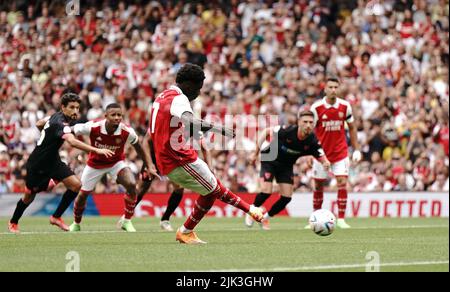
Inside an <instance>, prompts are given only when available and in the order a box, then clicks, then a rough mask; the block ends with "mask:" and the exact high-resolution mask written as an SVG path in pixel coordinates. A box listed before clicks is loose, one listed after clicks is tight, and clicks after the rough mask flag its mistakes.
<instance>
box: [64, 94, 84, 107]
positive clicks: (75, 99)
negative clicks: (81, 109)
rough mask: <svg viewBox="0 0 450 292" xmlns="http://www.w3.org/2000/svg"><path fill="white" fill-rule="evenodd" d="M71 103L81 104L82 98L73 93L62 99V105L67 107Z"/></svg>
mask: <svg viewBox="0 0 450 292" xmlns="http://www.w3.org/2000/svg"><path fill="white" fill-rule="evenodd" d="M70 102H77V103H79V104H81V98H80V97H79V96H78V94H76V93H73V92H67V93H64V94H63V96H62V97H61V104H62V105H63V106H67V105H68V104H69V103H70Z"/></svg>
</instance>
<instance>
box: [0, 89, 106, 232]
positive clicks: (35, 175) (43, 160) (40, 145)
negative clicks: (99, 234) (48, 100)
mask: <svg viewBox="0 0 450 292" xmlns="http://www.w3.org/2000/svg"><path fill="white" fill-rule="evenodd" d="M80 103H81V100H80V97H79V96H78V95H76V94H74V93H66V94H64V95H63V96H62V98H61V111H60V112H58V113H55V114H54V115H52V116H51V117H50V118H47V119H44V120H41V121H39V122H38V124H37V126H38V128H42V131H41V138H40V139H39V141H38V142H37V146H36V148H35V149H34V150H33V152H32V153H31V155H30V157H29V159H28V161H27V164H26V169H27V175H26V186H27V192H26V193H25V195H24V197H23V198H22V199H21V200H19V202H18V203H17V207H16V209H15V211H14V215H13V217H12V218H11V220H10V221H9V225H8V229H9V231H10V232H12V233H19V220H20V218H21V217H22V215H23V213H24V211H25V210H26V209H27V208H28V206H30V204H31V203H32V202H33V200H34V198H35V197H36V194H38V193H40V192H43V191H46V190H47V188H48V187H49V182H50V180H51V179H53V180H55V181H58V182H62V183H63V184H64V185H65V186H66V188H67V191H66V192H65V193H64V195H63V197H62V199H61V202H60V203H59V206H58V208H57V209H56V211H55V213H53V215H52V216H51V217H50V224H52V225H56V226H58V227H59V228H60V229H61V230H63V231H68V230H69V227H68V226H67V225H66V224H65V223H64V221H63V220H62V219H61V216H62V215H63V213H64V212H65V211H66V209H67V208H68V207H69V206H70V204H71V203H72V201H73V200H74V199H75V197H76V196H77V194H78V192H79V191H80V188H81V183H80V180H79V179H78V178H77V177H76V176H75V175H74V173H73V171H72V170H71V169H70V168H69V167H68V166H67V164H65V163H64V162H62V161H61V158H60V156H59V149H60V148H61V146H62V145H63V144H64V142H65V141H67V142H68V143H69V144H70V145H71V146H72V147H75V148H77V149H80V150H83V151H86V152H91V153H92V154H94V153H95V155H97V156H99V157H111V156H112V155H113V154H114V153H113V152H112V151H111V150H108V149H99V148H94V147H92V146H90V145H87V144H85V143H83V142H81V141H79V140H77V139H76V138H75V136H74V135H73V134H72V130H71V128H70V125H69V124H70V123H71V122H74V121H76V120H77V119H78V115H79V111H80Z"/></svg>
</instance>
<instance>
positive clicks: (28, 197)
mask: <svg viewBox="0 0 450 292" xmlns="http://www.w3.org/2000/svg"><path fill="white" fill-rule="evenodd" d="M35 197H36V194H25V196H24V197H23V199H22V201H23V202H24V203H25V204H27V205H29V204H31V203H33V201H34V198H35Z"/></svg>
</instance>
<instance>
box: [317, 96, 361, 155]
mask: <svg viewBox="0 0 450 292" xmlns="http://www.w3.org/2000/svg"><path fill="white" fill-rule="evenodd" d="M311 111H312V112H313V113H314V123H315V125H316V128H315V133H316V136H317V138H318V139H319V141H320V142H321V143H322V147H323V150H324V151H325V154H326V155H327V158H328V160H329V161H330V162H331V163H335V162H338V161H340V160H342V159H344V158H346V157H347V156H348V145H347V139H346V138H347V137H346V134H345V122H347V123H353V122H354V118H353V115H352V107H351V106H350V104H349V103H348V102H347V101H345V100H343V99H340V98H337V99H336V103H335V104H333V105H331V104H328V103H327V101H326V97H324V98H323V99H322V100H319V101H316V102H315V103H314V104H313V105H312V106H311Z"/></svg>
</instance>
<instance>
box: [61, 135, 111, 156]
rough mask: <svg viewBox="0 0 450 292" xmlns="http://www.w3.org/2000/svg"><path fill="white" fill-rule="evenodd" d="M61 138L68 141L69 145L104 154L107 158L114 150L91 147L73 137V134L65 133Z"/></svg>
mask: <svg viewBox="0 0 450 292" xmlns="http://www.w3.org/2000/svg"><path fill="white" fill-rule="evenodd" d="M63 139H64V140H65V141H67V143H69V144H70V146H72V147H74V148H77V149H80V150H83V151H85V152H95V153H97V154H98V155H105V156H106V157H107V158H109V157H111V156H113V155H114V151H112V150H109V149H100V148H95V147H92V146H91V145H88V144H86V143H83V142H81V141H80V140H78V139H77V138H75V136H74V135H73V134H65V135H64V136H63Z"/></svg>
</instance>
